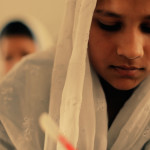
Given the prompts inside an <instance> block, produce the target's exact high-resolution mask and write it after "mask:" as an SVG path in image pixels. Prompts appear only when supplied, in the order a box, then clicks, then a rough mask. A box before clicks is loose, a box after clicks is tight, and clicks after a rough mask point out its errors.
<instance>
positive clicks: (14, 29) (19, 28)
mask: <svg viewBox="0 0 150 150" xmlns="http://www.w3.org/2000/svg"><path fill="white" fill-rule="evenodd" d="M14 35H19V36H20V35H21V36H27V37H29V38H30V39H32V40H34V35H33V33H32V32H31V30H30V29H29V28H28V27H27V26H26V25H25V24H24V23H23V22H21V21H12V22H10V23H8V24H6V25H5V26H4V27H3V29H2V30H1V32H0V38H2V37H4V36H14Z"/></svg>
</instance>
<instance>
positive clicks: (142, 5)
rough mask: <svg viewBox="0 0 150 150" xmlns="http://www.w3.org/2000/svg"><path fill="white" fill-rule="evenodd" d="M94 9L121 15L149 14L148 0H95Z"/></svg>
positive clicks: (149, 4) (149, 2)
mask: <svg viewBox="0 0 150 150" xmlns="http://www.w3.org/2000/svg"><path fill="white" fill-rule="evenodd" d="M96 9H100V10H104V11H105V10H106V11H111V12H116V13H118V14H122V15H132V14H135V15H137V16H147V15H150V0H97V5H96Z"/></svg>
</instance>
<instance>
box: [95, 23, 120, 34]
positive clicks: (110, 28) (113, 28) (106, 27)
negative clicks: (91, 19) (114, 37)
mask: <svg viewBox="0 0 150 150" xmlns="http://www.w3.org/2000/svg"><path fill="white" fill-rule="evenodd" d="M98 25H99V27H100V28H101V29H102V30H105V31H109V32H115V31H119V30H120V29H121V23H120V22H117V23H115V24H114V25H108V24H104V23H102V22H100V21H98Z"/></svg>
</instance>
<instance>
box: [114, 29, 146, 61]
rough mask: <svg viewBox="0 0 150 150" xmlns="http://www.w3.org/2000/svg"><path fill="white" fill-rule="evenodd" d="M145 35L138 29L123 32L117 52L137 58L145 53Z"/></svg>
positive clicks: (128, 57) (120, 54)
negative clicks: (139, 32)
mask: <svg viewBox="0 0 150 150" xmlns="http://www.w3.org/2000/svg"><path fill="white" fill-rule="evenodd" d="M143 47H144V46H143V37H142V35H141V34H138V33H137V31H134V32H128V33H125V34H122V36H121V37H120V39H119V45H118V48H117V54H118V55H119V56H122V57H125V58H127V59H137V58H141V57H142V56H143V55H144V49H143Z"/></svg>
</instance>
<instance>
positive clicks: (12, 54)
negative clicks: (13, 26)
mask: <svg viewBox="0 0 150 150" xmlns="http://www.w3.org/2000/svg"><path fill="white" fill-rule="evenodd" d="M0 51H1V53H2V62H3V66H4V74H6V73H7V72H8V71H10V69H12V68H13V66H14V65H15V64H16V63H18V62H19V61H20V60H21V59H22V58H23V57H24V56H26V55H28V54H32V53H34V52H35V51H36V44H35V42H34V41H33V40H32V39H31V38H29V37H27V36H22V35H16V36H4V37H2V38H1V40H0Z"/></svg>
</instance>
